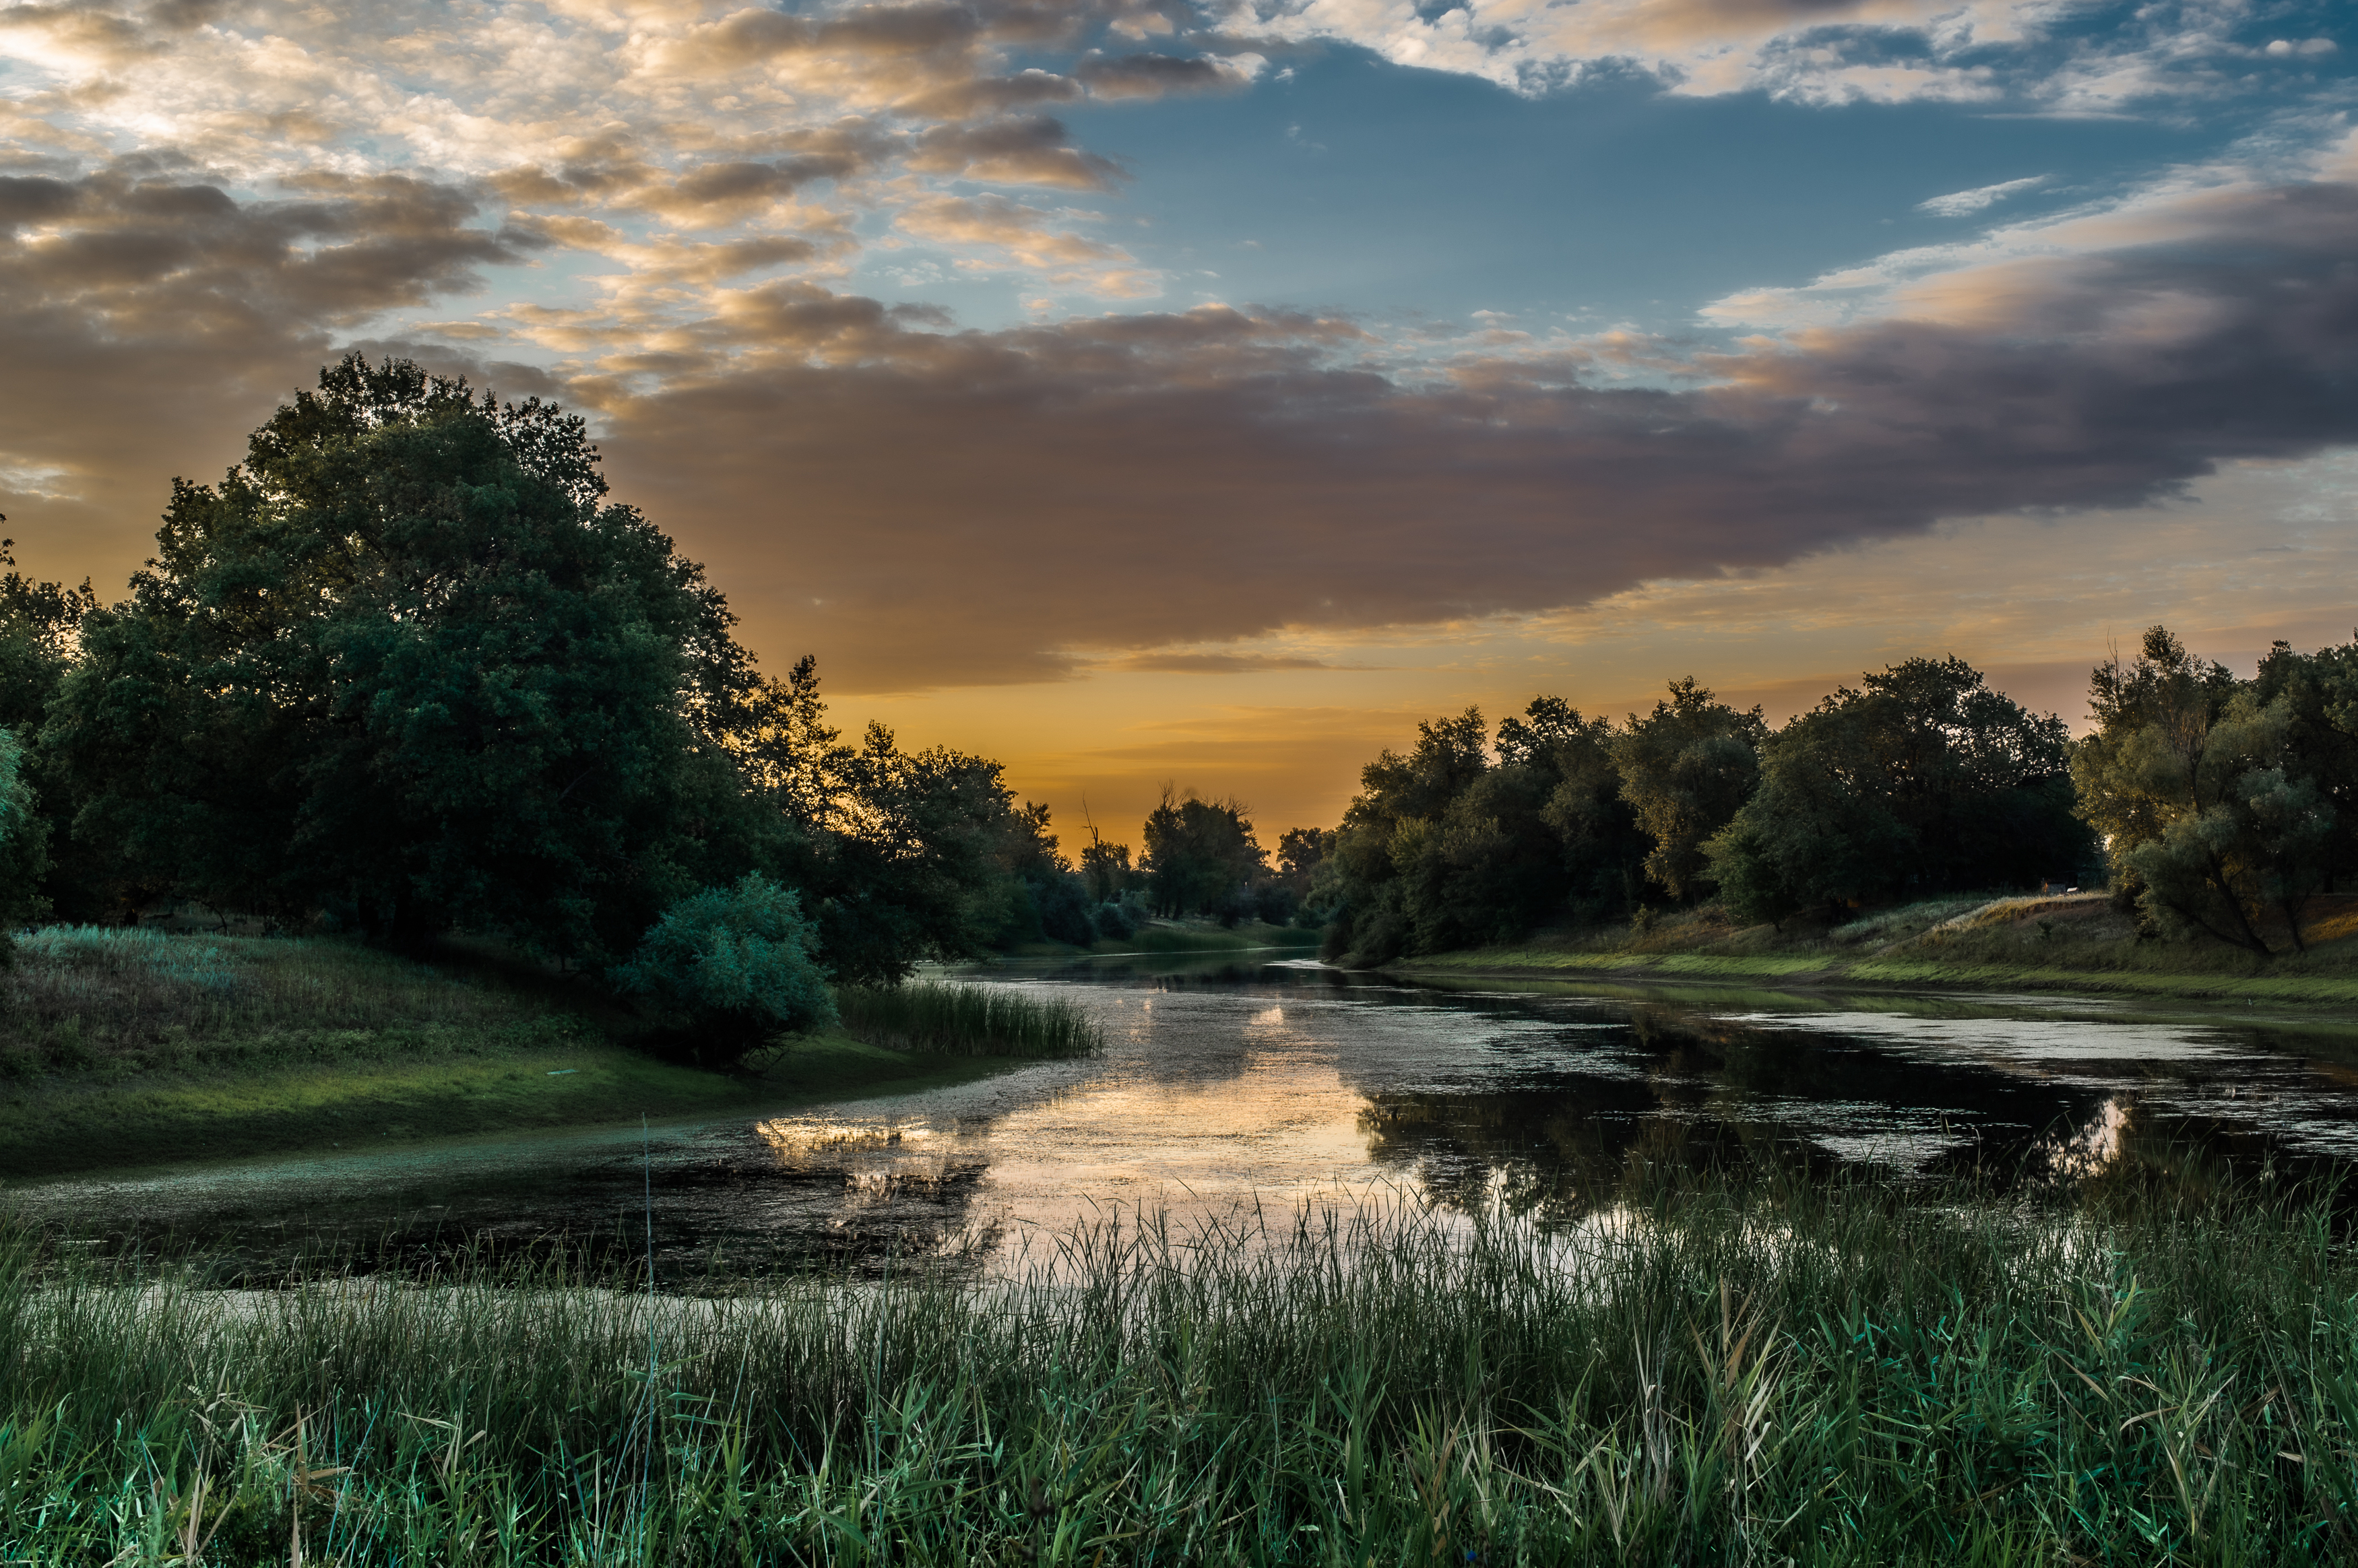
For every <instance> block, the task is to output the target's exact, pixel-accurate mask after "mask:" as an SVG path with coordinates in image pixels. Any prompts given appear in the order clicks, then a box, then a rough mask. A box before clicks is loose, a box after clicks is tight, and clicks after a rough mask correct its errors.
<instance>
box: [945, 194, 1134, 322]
mask: <svg viewBox="0 0 2358 1568" xmlns="http://www.w3.org/2000/svg"><path fill="white" fill-rule="evenodd" d="M1097 217H1098V214H1097V213H1095V212H1064V213H1049V212H1044V211H1040V209H1038V208H1036V207H1026V206H1024V205H1023V204H1022V203H1021V202H1017V201H1011V200H1008V199H1007V198H1006V197H1004V196H979V197H974V198H970V199H969V198H967V197H958V196H936V197H934V198H932V199H930V200H925V201H921V202H919V203H917V204H916V205H915V206H913V207H910V208H908V209H907V210H906V211H903V212H902V214H901V216H900V219H899V226H900V228H901V229H902V230H903V232H907V233H909V234H913V235H914V236H915V237H916V238H918V239H921V240H928V241H931V242H933V243H936V244H941V245H948V246H953V247H957V248H961V249H965V250H968V251H970V252H971V251H979V252H980V253H981V254H969V255H968V256H966V257H964V258H962V259H961V260H960V261H959V262H958V264H957V265H959V266H960V267H961V268H964V269H967V270H969V271H981V272H989V271H997V270H1001V269H1003V268H1008V267H1023V268H1028V269H1030V270H1032V271H1034V272H1037V273H1040V274H1041V275H1042V276H1044V277H1045V278H1046V279H1047V280H1048V281H1049V282H1050V283H1052V284H1056V285H1059V286H1062V287H1082V288H1088V289H1091V290H1092V291H1094V292H1097V293H1100V294H1106V295H1111V296H1115V297H1135V296H1136V295H1138V294H1141V293H1146V294H1152V293H1155V292H1158V291H1159V288H1160V281H1159V279H1158V278H1157V276H1156V275H1154V274H1153V273H1152V272H1149V271H1145V270H1142V269H1141V268H1138V267H1137V266H1135V265H1132V264H1133V262H1134V259H1135V258H1133V257H1132V256H1131V255H1130V253H1129V252H1128V251H1125V250H1123V249H1122V248H1121V247H1120V246H1119V245H1109V244H1104V243H1099V242H1098V241H1096V240H1091V239H1087V238H1086V237H1084V236H1083V235H1081V234H1079V233H1076V232H1073V231H1072V230H1069V229H1066V230H1057V229H1053V228H1051V227H1050V226H1049V225H1050V224H1051V223H1052V222H1055V221H1056V220H1057V219H1059V218H1061V219H1064V220H1065V221H1075V220H1078V221H1087V220H1091V219H1095V218H1097Z"/></svg>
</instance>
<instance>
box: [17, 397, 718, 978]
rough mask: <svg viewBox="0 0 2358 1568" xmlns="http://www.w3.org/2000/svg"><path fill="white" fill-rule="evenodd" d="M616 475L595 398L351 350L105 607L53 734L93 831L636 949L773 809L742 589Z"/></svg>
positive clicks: (198, 874) (192, 506)
mask: <svg viewBox="0 0 2358 1568" xmlns="http://www.w3.org/2000/svg"><path fill="white" fill-rule="evenodd" d="M605 490H606V487H605V483H604V481H603V480H602V479H601V478H600V476H599V473H598V470H597V455H596V452H595V450H594V449H593V448H592V447H591V446H590V443H589V441H588V440H587V439H586V438H585V435H584V431H583V427H582V422H581V420H580V419H579V418H578V417H576V416H568V415H565V414H562V413H561V412H559V411H558V410H557V409H555V408H552V407H549V406H545V405H542V404H540V403H538V402H537V401H534V402H528V403H525V404H523V405H513V404H510V405H501V404H498V403H496V402H495V401H494V400H493V399H492V397H491V396H490V395H488V394H487V395H483V396H481V397H480V398H478V397H476V396H474V395H472V394H471V392H470V391H469V389H468V388H467V386H466V384H464V383H463V382H460V381H456V380H449V379H445V378H441V377H436V376H430V375H427V373H424V372H423V371H421V370H420V369H418V367H416V365H413V364H409V363H406V362H400V361H387V362H384V363H383V364H381V365H371V364H369V363H367V362H364V361H362V360H361V359H359V358H357V357H354V358H348V359H346V360H345V361H344V362H342V363H341V364H339V365H337V366H335V367H333V368H331V369H330V370H328V371H325V372H323V373H322V374H321V376H320V382H319V391H318V392H316V393H306V394H302V395H298V396H297V399H296V400H295V401H294V402H293V403H291V404H289V405H287V406H283V407H281V408H280V409H279V410H278V412H277V414H276V416H274V417H273V418H272V419H271V420H270V422H269V423H268V424H266V425H265V426H264V427H262V428H261V429H259V430H257V431H255V432H254V437H253V438H252V440H251V442H250V444H249V449H248V455H247V459H246V461H245V462H244V463H243V464H242V465H240V466H239V467H237V468H235V469H233V470H231V471H230V473H229V474H228V476H227V477H226V478H225V479H224V480H223V481H222V482H221V483H220V484H219V485H216V486H203V485H195V484H189V483H186V482H183V481H175V482H174V486H173V493H172V502H171V506H170V509H169V510H168V513H167V514H166V516H165V521H164V526H163V528H162V530H161V532H160V533H159V534H158V535H157V545H158V550H157V557H156V558H155V559H154V560H153V561H151V562H150V563H149V564H148V566H147V568H146V569H145V570H143V571H141V572H140V573H139V574H138V575H137V576H136V577H135V579H133V584H132V596H131V598H130V600H128V601H127V602H126V603H124V604H122V605H119V606H115V607H114V608H112V609H109V610H105V611H92V612H90V613H88V614H87V615H85V616H84V617H83V621H82V628H81V643H82V659H81V664H80V665H78V667H77V668H75V670H74V671H73V672H72V674H71V675H70V676H69V677H68V678H67V679H66V682H65V684H64V688H63V690H62V691H61V693H60V694H59V697H58V700H57V702H56V704H55V705H54V707H53V708H52V711H51V713H50V716H49V725H48V729H47V731H46V747H47V749H48V750H49V752H50V753H51V754H53V755H54V756H55V757H56V758H57V759H58V762H59V767H60V768H61V769H62V771H63V772H64V773H66V774H67V775H68V776H69V778H70V782H71V784H73V786H74V787H75V791H76V794H77V795H78V797H79V811H78V813H77V816H76V824H75V827H76V833H77V836H78V837H80V838H82V839H83V840H84V841H85V842H92V843H103V844H108V845H111V846H114V848H115V849H116V851H117V853H118V855H119V857H120V860H119V867H118V869H119V871H120V874H121V875H123V876H124V878H126V879H128V880H133V881H137V880H140V879H148V880H152V881H160V882H162V883H165V884H167V885H168V886H170V887H172V888H175V889H177V890H179V891H182V892H187V893H189V894H192V895H194V896H196V897H199V898H202V899H205V900H207V901H209V902H212V903H217V904H220V905H223V906H227V907H235V908H245V909H258V910H274V911H280V912H287V913H293V912H296V911H298V910H303V909H309V908H319V907H322V906H324V907H328V908H341V909H344V910H346V911H348V912H350V914H352V916H353V917H354V918H355V919H357V920H358V921H359V923H360V924H361V925H363V926H364V927H366V928H368V929H369V930H371V931H373V932H375V933H378V934H380V935H388V936H395V937H414V936H419V935H426V934H427V933H430V932H433V931H436V930H439V929H442V928H445V927H448V926H449V925H468V926H471V927H475V928H479V929H486V930H495V931H501V932H504V933H507V934H510V935H514V936H515V937H518V938H520V939H523V940H524V941H525V942H526V943H528V944H529V945H531V946H534V947H535V948H537V949H539V950H541V951H544V952H546V953H549V954H552V955H557V956H561V957H570V958H579V959H582V960H589V961H601V960H603V959H606V958H608V957H612V956H614V955H617V954H619V953H622V952H625V951H628V950H629V949H630V948H631V947H632V946H633V945H634V944H635V941H636V938H637V936H638V934H639V933H640V932H641V931H642V930H644V928H645V927H646V925H648V924H649V923H650V922H651V921H652V920H653V919H654V916H655V914H658V913H659V912H660V911H661V910H663V909H664V908H665V907H666V906H667V905H669V904H670V903H673V902H674V901H675V900H676V899H677V898H678V897H680V896H683V895H685V894H686V893H688V892H692V891H693V890H694V889H695V888H697V887H698V886H700V885H708V884H714V883H720V882H726V881H733V880H734V877H735V876H736V875H737V874H738V873H739V871H741V869H742V868H743V867H744V866H745V865H746V864H748V863H750V862H751V861H752V860H754V859H756V858H757V855H758V851H759V849H760V842H759V841H760V839H761V838H762V835H763V822H762V820H761V819H760V817H759V816H757V815H756V814H754V813H752V812H750V811H749V810H747V809H746V806H745V802H746V796H745V793H744V791H743V790H742V789H741V787H740V782H739V775H738V773H737V770H736V769H735V768H734V767H733V766H732V763H731V759H730V754H729V751H728V748H727V745H726V740H727V736H726V734H725V730H726V726H727V724H728V722H729V720H730V717H731V715H732V714H733V713H734V712H735V710H736V708H737V706H738V705H739V703H740V699H741V697H742V694H743V690H744V688H745V687H746V686H747V685H748V683H749V681H750V680H751V673H750V661H749V660H747V659H746V657H745V655H744V654H743V653H742V652H741V650H740V649H739V648H738V647H737V646H736V644H735V643H733V642H732V641H731V639H730V635H729V627H730V615H729V613H728V611H727V609H726V606H725V605H724V604H723V603H722V601H721V599H720V597H719V594H718V593H717V592H715V591H714V590H713V589H710V588H709V587H708V585H707V584H706V583H705V581H704V579H703V576H702V573H701V571H700V570H699V568H697V567H696V566H695V565H694V564H693V563H692V562H689V561H687V560H684V559H682V558H681V557H679V556H678V555H677V554H676V553H675V551H674V550H673V548H672V546H671V541H670V540H669V539H667V538H665V536H664V535H662V534H661V533H660V532H658V531H657V530H656V529H655V528H654V525H653V524H650V523H649V522H648V521H647V520H646V519H645V518H644V517H643V516H642V515H640V514H638V513H637V512H636V511H635V510H633V509H632V508H630V507H627V506H621V505H614V504H610V503H607V501H606V500H605Z"/></svg>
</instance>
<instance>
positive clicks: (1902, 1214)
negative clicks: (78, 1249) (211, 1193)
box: [0, 1186, 2358, 1568]
mask: <svg viewBox="0 0 2358 1568" xmlns="http://www.w3.org/2000/svg"><path fill="white" fill-rule="evenodd" d="M1922 1196H1923V1195H1922V1194H1921V1193H1918V1194H1915V1195H1912V1196H1909V1195H1901V1194H1899V1193H1897V1192H1894V1191H1892V1190H1890V1189H1877V1188H1868V1187H1863V1186H1862V1187H1854V1188H1847V1189H1841V1190H1836V1191H1833V1192H1823V1191H1813V1190H1809V1189H1796V1190H1779V1191H1769V1192H1765V1193H1753V1194H1744V1193H1736V1192H1731V1191H1725V1190H1715V1189H1712V1188H1709V1187H1705V1188H1704V1189H1701V1190H1687V1191H1683V1192H1675V1193H1664V1194H1660V1195H1656V1196H1655V1197H1653V1198H1652V1199H1651V1200H1650V1201H1649V1202H1647V1203H1645V1204H1643V1205H1641V1206H1639V1207H1637V1208H1636V1209H1633V1210H1626V1211H1621V1212H1619V1213H1617V1215H1615V1216H1614V1217H1613V1218H1612V1220H1611V1221H1610V1222H1609V1223H1605V1224H1598V1225H1591V1226H1587V1227H1581V1228H1577V1229H1574V1230H1571V1231H1568V1232H1563V1233H1559V1234H1552V1235H1551V1234H1549V1233H1547V1232H1543V1231H1540V1230H1535V1229H1532V1228H1530V1227H1525V1226H1522V1225H1520V1224H1517V1223H1512V1222H1498V1223H1494V1224H1488V1225H1482V1226H1476V1227H1472V1228H1470V1229H1469V1228H1466V1227H1454V1226H1452V1225H1451V1224H1450V1223H1448V1222H1446V1221H1444V1220H1443V1219H1441V1218H1438V1217H1433V1216H1429V1215H1425V1214H1422V1213H1418V1212H1412V1211H1406V1210H1402V1211H1398V1212H1394V1213H1391V1214H1389V1215H1378V1216H1376V1217H1372V1218H1367V1219H1343V1218H1338V1217H1331V1216H1327V1215H1323V1214H1319V1213H1315V1212H1312V1213H1305V1214H1303V1215H1302V1216H1300V1217H1298V1218H1297V1221H1296V1222H1295V1223H1294V1224H1293V1225H1291V1226H1274V1227H1270V1228H1269V1229H1268V1230H1261V1229H1259V1228H1256V1227H1246V1228H1244V1229H1241V1230H1223V1229H1220V1228H1217V1227H1214V1228H1212V1229H1209V1230H1207V1231H1206V1232H1204V1233H1201V1234H1195V1235H1190V1236H1186V1237H1174V1236H1170V1235H1167V1234H1165V1233H1164V1232H1163V1230H1161V1229H1160V1228H1158V1227H1152V1226H1149V1227H1146V1228H1145V1229H1143V1230H1141V1229H1138V1228H1136V1227H1130V1226H1112V1225H1109V1226H1104V1227H1098V1228H1094V1229H1090V1230H1085V1231H1082V1232H1080V1233H1077V1234H1075V1235H1073V1236H1071V1237H1068V1238H1065V1241H1064V1242H1063V1243H1062V1244H1061V1246H1060V1247H1059V1248H1058V1249H1055V1251H1054V1252H1053V1253H1044V1254H1042V1255H1040V1256H1038V1257H1037V1258H1035V1259H1034V1260H1033V1266H1032V1267H1031V1268H1029V1269H1028V1270H1026V1271H1019V1277H1017V1278H1016V1279H1014V1280H1013V1281H1011V1282H1002V1283H996V1284H992V1283H966V1284H961V1283H957V1282H955V1281H948V1280H945V1279H942V1278H938V1277H929V1276H925V1275H923V1274H916V1275H914V1276H912V1275H906V1274H904V1275H903V1276H901V1277H898V1278H896V1279H894V1280H893V1281H891V1282H889V1283H888V1284H887V1285H886V1286H884V1287H882V1288H878V1287H874V1286H867V1287H851V1286H843V1285H838V1284H833V1283H829V1282H827V1281H823V1280H820V1279H816V1278H795V1279H787V1280H782V1281H775V1282H773V1283H771V1284H769V1285H767V1286H765V1287H762V1288H759V1289H756V1290H754V1291H752V1292H749V1293H745V1294H741V1295H737V1296H734V1297H730V1298H725V1299H719V1300H683V1299H680V1298H676V1297H669V1296H657V1297H650V1296H648V1295H645V1294H643V1293H640V1292H638V1291H637V1290H634V1289H631V1288H627V1287H628V1286H630V1285H631V1283H632V1282H631V1281H601V1280H597V1279H590V1278H585V1277H583V1276H582V1275H581V1274H579V1272H577V1271H573V1270H571V1269H568V1267H567V1266H566V1264H565V1263H564V1262H563V1261H562V1260H557V1259H553V1258H552V1259H549V1260H544V1262H543V1263H542V1264H541V1265H540V1266H539V1267H537V1268H536V1269H522V1270H519V1269H514V1268H511V1269H508V1270H504V1271H467V1270H464V1269H462V1270H460V1271H458V1272H456V1273H453V1274H451V1275H449V1276H446V1277H443V1278H440V1279H436V1280H429V1281H424V1282H422V1283H419V1282H405V1283H391V1282H384V1281H361V1280H345V1279H335V1278H323V1279H321V1280H319V1281H317V1282H315V1283H312V1284H309V1285H307V1286H302V1287H298V1288H295V1289H290V1290H287V1291H284V1292H275V1293H269V1294H235V1293H226V1292H205V1291H202V1290H200V1289H197V1288H194V1286H193V1284H192V1283H191V1282H190V1281H189V1278H186V1277H182V1276H178V1275H174V1274H169V1273H167V1274H164V1275H161V1276H150V1277H142V1278H135V1279H134V1278H110V1277H106V1276H103V1275H102V1274H100V1273H98V1272H96V1271H93V1270H92V1268H91V1267H90V1266H88V1265H71V1264H67V1263H63V1262H60V1261H59V1260H55V1259H50V1258H47V1257H44V1256H42V1255H40V1254H39V1253H38V1250H37V1249H34V1248H33V1246H32V1245H31V1243H30V1241H29V1239H28V1238H25V1237H23V1236H21V1235H19V1236H18V1237H16V1238H15V1239H14V1240H13V1242H12V1243H11V1245H10V1248H9V1249H8V1251H7V1254H6V1256H5V1259H0V1396H5V1404H0V1554H5V1556H6V1557H7V1558H8V1559H10V1560H14V1561H37V1562H40V1563H52V1562H120V1563H162V1562H167V1561H178V1562H195V1561H199V1560H200V1559H201V1560H203V1561H207V1562H215V1563H261V1562H287V1561H289V1560H290V1554H291V1553H294V1552H297V1551H299V1554H300V1560H304V1561H314V1562H318V1561H335V1562H340V1563H352V1564H373V1563H427V1562H432V1563H503V1564H504V1563H551V1564H555V1563H757V1562H758V1563H829V1564H850V1563H887V1562H890V1563H943V1564H949V1563H959V1564H963V1563H1091V1564H1095V1563H1165V1562H1200V1563H1305V1564H1308V1563H1321V1564H1325V1563H1334V1564H1342V1563H1348V1564H1351V1565H1352V1568H1360V1565H1362V1564H1365V1563H1369V1562H1374V1563H1381V1564H1410V1563H1414V1564H1420V1565H1422V1564H1431V1563H1454V1564H1466V1563H1613V1564H1620V1563H1752V1562H1758V1563H1781V1562H1795V1563H1861V1564H1865V1563H1877V1564H1882V1563H1942V1564H1949V1563H2032V1562H2038V1563H2059V1562H2080V1563H2138V1564H2147V1563H2164V1562H2173V1563H2261V1562H2265V1563H2332V1562H2347V1561H2350V1560H2351V1557H2352V1554H2353V1552H2358V1265H2353V1260H2352V1259H2351V1257H2350V1256H2349V1254H2348V1253H2347V1252H2346V1251H2345V1250H2344V1249H2342V1248H2341V1247H2340V1246H2338V1245H2337V1244H2336V1243H2335V1242H2334V1241H2333V1240H2332V1238H2331V1229H2330V1227H2329V1226H2328V1224H2327V1218H2326V1215H2325V1213H2324V1211H2323V1210H2321V1209H2311V1208H2303V1207H2300V1206H2285V1205H2277V1206H2269V1205H2264V1204H2255V1203H2249V1202H2242V1201H2239V1202H2236V1203H2234V1204H2230V1205H2224V1206H2219V1207H2216V1208H2202V1209H2178V1208H2170V1207H2168V1206H2163V1205H2161V1204H2160V1203H2158V1202H2147V1203H2143V1204H2140V1203H2138V1202H2136V1201H2134V1200H2126V1201H2124V1202H2122V1203H2120V1204H2118V1205H2116V1206H2115V1207H2114V1208H2112V1209H2111V1210H2109V1211H2098V1212H2095V1213H2092V1214H2073V1213H2071V1212H2067V1211H2056V1212H2040V1211H2039V1210H2036V1209H2028V1208H2020V1207H2013V1208H2008V1207H1998V1206H1991V1205H1987V1204H1985V1203H1981V1202H1978V1201H1976V1200H1975V1199H1974V1195H1972V1194H1970V1193H1965V1192H1962V1191H1960V1192H1954V1193H1950V1194H1938V1195H1933V1196H1934V1197H1935V1198H1936V1199H1937V1200H1939V1201H1936V1202H1934V1203H1933V1204H1931V1206H1921V1205H1920V1202H1919V1201H1918V1200H1920V1198H1921V1197H1922ZM640 1283H642V1284H643V1283H644V1281H640ZM298 1543H299V1546H298Z"/></svg>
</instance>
